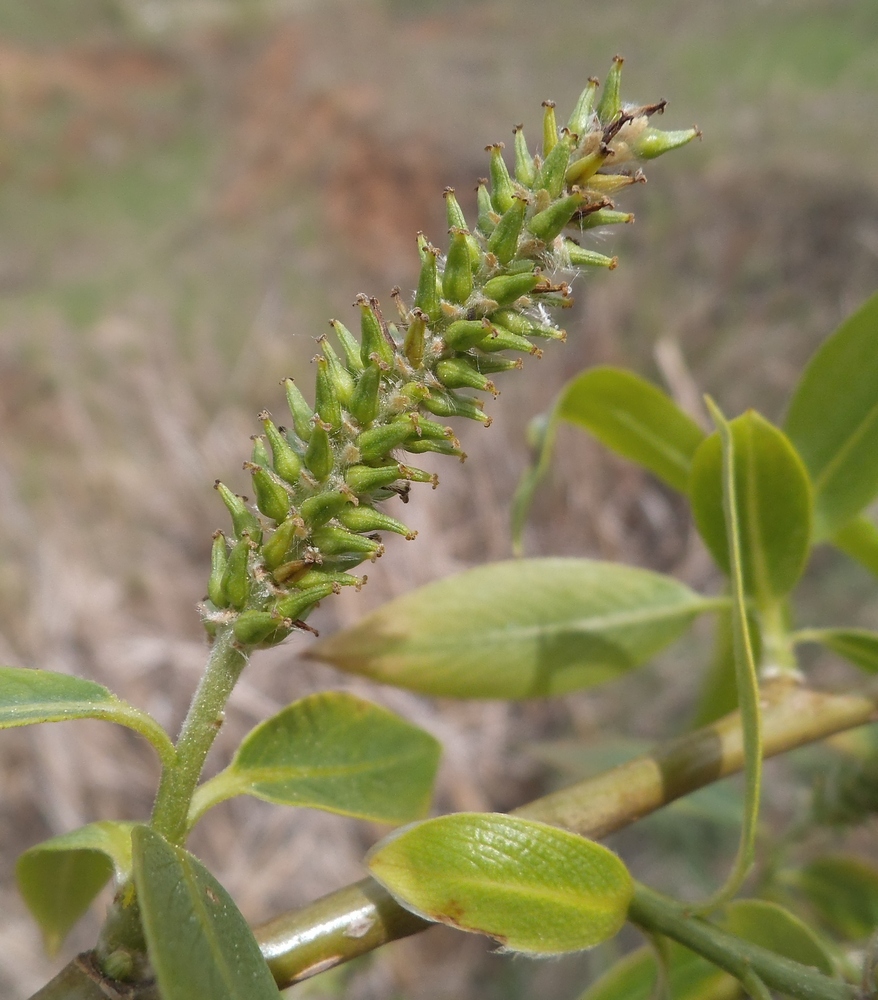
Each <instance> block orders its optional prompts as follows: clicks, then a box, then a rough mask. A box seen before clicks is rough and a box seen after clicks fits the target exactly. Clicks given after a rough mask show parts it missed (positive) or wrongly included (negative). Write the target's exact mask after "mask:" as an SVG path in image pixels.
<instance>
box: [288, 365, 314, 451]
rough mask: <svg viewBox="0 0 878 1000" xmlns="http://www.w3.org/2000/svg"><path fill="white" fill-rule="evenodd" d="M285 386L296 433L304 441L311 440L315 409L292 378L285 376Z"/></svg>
mask: <svg viewBox="0 0 878 1000" xmlns="http://www.w3.org/2000/svg"><path fill="white" fill-rule="evenodd" d="M282 384H283V387H284V389H285V390H286V394H287V405H288V406H289V408H290V414H291V415H292V418H293V427H294V428H295V430H296V434H298V435H299V437H300V438H301V439H302V440H303V441H306V442H307V441H310V440H311V428H312V426H313V425H312V423H311V421H312V418H313V417H314V411H313V410H312V409H311V407H310V406H309V405H308V404H307V403H306V402H305V397H304V396H303V395H302V393H301V392H299V387H298V386H297V385H296V383H295V382H294V381H293V380H292V379H291V378H285V379H284V380H283V383H282Z"/></svg>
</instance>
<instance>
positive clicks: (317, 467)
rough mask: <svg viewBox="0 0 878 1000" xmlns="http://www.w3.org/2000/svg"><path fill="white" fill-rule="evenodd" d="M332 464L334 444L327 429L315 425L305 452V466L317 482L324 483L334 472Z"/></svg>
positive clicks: (320, 425)
mask: <svg viewBox="0 0 878 1000" xmlns="http://www.w3.org/2000/svg"><path fill="white" fill-rule="evenodd" d="M332 463H333V456H332V444H331V442H330V440H329V435H328V434H327V433H326V428H325V427H323V425H322V424H314V429H313V431H312V432H311V440H310V441H309V442H308V448H307V450H306V452H305V465H307V467H308V469H309V471H310V472H311V474H312V475H313V476H314V477H315V478H316V479H317V481H318V482H321V483H322V482H323V480H324V479H326V478H327V477H328V476H329V473H330V472H332Z"/></svg>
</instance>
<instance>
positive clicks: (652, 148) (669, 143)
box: [631, 128, 701, 160]
mask: <svg viewBox="0 0 878 1000" xmlns="http://www.w3.org/2000/svg"><path fill="white" fill-rule="evenodd" d="M696 138H698V139H700V138H701V130H700V129H697V128H687V129H683V130H682V131H679V132H662V131H661V130H660V129H657V128H648V129H645V130H644V131H643V132H641V134H640V135H639V136H638V137H637V138H636V139H635V140H634V141H633V142H632V143H631V150H632V152H633V153H634V155H635V156H636V157H638V159H641V160H654V159H655V158H656V157H657V156H661V155H662V153H668V152H670V151H671V150H672V149H679V148H680V146H685V145H686V143H687V142H691V141H692V140H693V139H696Z"/></svg>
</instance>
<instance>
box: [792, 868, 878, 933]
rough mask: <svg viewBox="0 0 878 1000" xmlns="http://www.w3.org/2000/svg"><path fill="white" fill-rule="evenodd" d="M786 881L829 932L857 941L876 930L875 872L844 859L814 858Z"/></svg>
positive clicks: (877, 876) (877, 887)
mask: <svg viewBox="0 0 878 1000" xmlns="http://www.w3.org/2000/svg"><path fill="white" fill-rule="evenodd" d="M789 877H790V880H791V881H792V882H793V884H794V885H796V886H797V887H798V888H799V889H800V890H801V891H802V892H803V893H804V895H805V897H806V898H807V900H808V902H809V903H810V904H811V906H812V907H813V909H814V912H815V913H816V915H817V916H818V917H819V918H820V920H821V922H822V923H824V924H825V925H826V926H827V927H828V928H829V929H830V930H831V931H833V932H834V933H836V934H839V935H840V936H841V937H843V938H845V939H846V940H848V941H860V940H863V939H865V938H867V937H869V936H870V935H871V934H873V933H874V931H875V928H876V927H878V869H876V868H874V867H872V866H871V865H867V864H866V863H865V862H863V861H860V860H859V858H853V857H847V856H845V855H829V856H826V857H823V858H818V859H817V860H815V861H812V862H811V863H810V864H808V865H806V866H805V867H804V868H802V869H801V870H799V871H797V872H792V873H790V876H789Z"/></svg>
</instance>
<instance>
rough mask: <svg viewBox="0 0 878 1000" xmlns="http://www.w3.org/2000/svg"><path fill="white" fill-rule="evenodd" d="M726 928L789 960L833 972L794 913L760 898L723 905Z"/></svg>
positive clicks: (827, 958)
mask: <svg viewBox="0 0 878 1000" xmlns="http://www.w3.org/2000/svg"><path fill="white" fill-rule="evenodd" d="M723 926H724V927H725V929H726V930H727V931H730V932H731V933H732V934H736V935H737V936H738V937H741V938H744V940H745V941H752V942H753V944H758V945H762V947H763V948H768V949H769V951H773V952H776V953H777V954H778V955H783V957H784V958H789V959H791V960H792V961H793V962H799V963H801V964H802V965H810V966H812V967H813V968H815V969H818V970H819V971H820V972H822V973H824V974H825V975H827V976H832V975H834V974H835V968H834V966H833V963H832V958H831V957H830V955H829V953H828V952H827V950H826V948H825V947H824V946H823V944H822V943H821V942H820V939H819V938H818V937H817V935H816V934H815V933H814V931H812V930H811V928H810V927H808V925H807V924H805V923H803V922H802V921H801V920H800V919H799V918H798V917H797V916H794V915H793V914H792V913H790V912H789V911H788V910H785V909H784V908H783V907H782V906H778V905H777V903H770V902H768V901H766V900H764V899H738V900H735V901H734V902H733V903H730V904H729V905H728V907H727V908H726V913H725V919H724V920H723Z"/></svg>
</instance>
